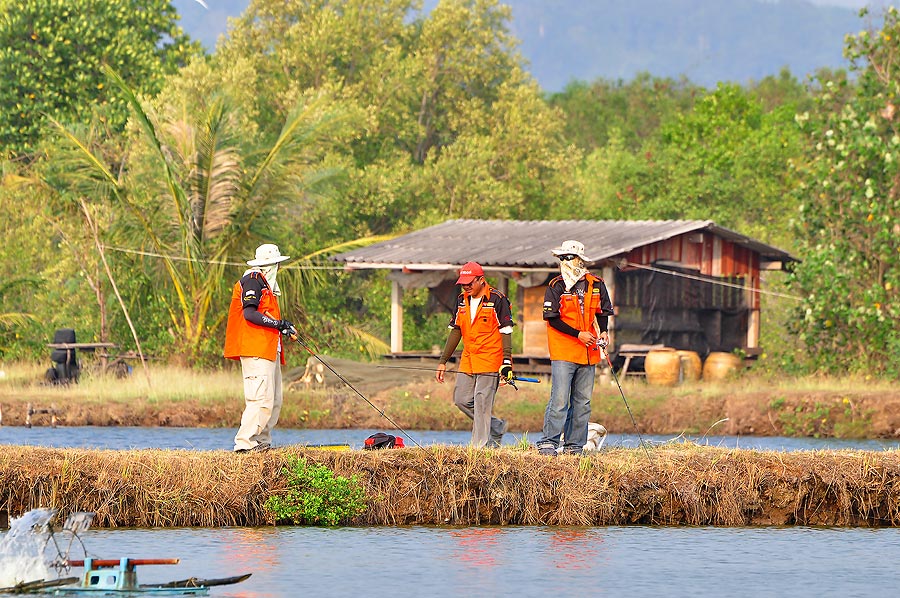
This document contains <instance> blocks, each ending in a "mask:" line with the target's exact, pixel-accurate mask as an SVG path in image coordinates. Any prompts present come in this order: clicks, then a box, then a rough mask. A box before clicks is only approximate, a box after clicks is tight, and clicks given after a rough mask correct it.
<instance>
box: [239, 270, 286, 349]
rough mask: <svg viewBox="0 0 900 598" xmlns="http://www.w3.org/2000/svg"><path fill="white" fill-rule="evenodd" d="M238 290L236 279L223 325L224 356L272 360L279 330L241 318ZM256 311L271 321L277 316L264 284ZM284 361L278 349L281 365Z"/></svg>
mask: <svg viewBox="0 0 900 598" xmlns="http://www.w3.org/2000/svg"><path fill="white" fill-rule="evenodd" d="M263 280H265V279H263ZM242 293H243V290H242V288H241V281H240V280H239V281H237V282H236V283H235V284H234V288H233V289H232V291H231V305H230V306H229V308H228V324H227V325H226V327H225V357H226V358H227V359H240V358H241V357H262V358H264V359H268V360H269V361H275V356H276V355H277V354H278V342H279V341H280V336H281V332H279V331H278V330H277V329H275V328H269V327H267V326H257V325H256V324H253V323H252V322H248V321H247V320H246V319H245V318H244V305H243V302H242V301H241V295H242ZM257 310H258V311H259V312H260V313H262V314H265V315H266V316H268V317H270V318H272V319H274V320H280V319H281V309H279V307H278V298H277V297H275V295H273V294H272V290H271V289H270V288H269V285H268V284H266V285H264V286H263V290H262V296H261V297H260V298H259V307H257ZM284 362H285V361H284V351H282V352H281V363H282V364H284Z"/></svg>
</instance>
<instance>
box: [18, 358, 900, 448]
mask: <svg viewBox="0 0 900 598" xmlns="http://www.w3.org/2000/svg"><path fill="white" fill-rule="evenodd" d="M329 363H330V364H332V365H333V367H335V369H337V370H338V371H339V372H341V374H342V375H344V376H345V378H346V379H347V380H348V381H349V382H350V383H351V384H353V385H354V386H355V387H356V388H357V389H358V390H359V391H360V392H362V393H363V395H364V396H366V398H368V399H370V400H371V401H372V402H373V403H374V404H375V405H376V406H377V407H378V409H379V410H383V411H384V412H385V413H386V414H388V415H389V416H390V417H391V419H393V420H394V421H396V422H397V423H398V424H399V425H400V426H402V427H403V428H406V429H413V430H415V429H431V430H447V429H455V430H467V429H470V428H471V422H470V421H469V420H468V419H466V418H465V417H464V416H463V415H462V414H461V413H460V412H459V411H458V410H457V409H456V408H455V407H454V406H453V401H452V392H453V384H452V383H449V382H448V383H446V384H438V383H437V382H435V381H434V379H433V378H432V374H431V372H429V371H423V370H405V369H393V368H387V367H379V366H378V365H373V364H359V363H356V362H352V361H347V360H337V359H334V360H331V359H329ZM2 370H3V371H4V372H5V373H6V375H5V376H4V377H2V378H0V412H2V423H3V424H4V425H23V424H24V421H25V416H26V413H27V406H28V404H29V403H31V404H33V405H34V406H35V407H37V408H48V407H50V406H51V405H52V406H55V407H56V409H57V410H58V412H59V415H58V421H59V425H67V426H77V425H101V426H102V425H118V426H125V425H128V426H186V427H198V426H207V427H235V426H237V424H238V422H239V420H240V417H241V411H242V409H243V399H242V396H241V387H240V382H239V380H240V373H239V370H238V369H237V368H236V367H233V365H232V366H231V367H227V368H225V369H223V370H215V371H196V370H185V369H177V368H172V367H164V366H154V367H153V368H152V369H151V379H150V383H149V384H148V382H147V379H146V378H145V377H144V376H143V373H142V372H140V371H139V370H136V371H135V373H134V375H132V376H131V377H129V378H126V379H123V380H119V379H115V378H109V377H102V376H99V377H91V376H86V377H85V378H84V379H83V380H82V381H81V383H80V384H74V385H70V386H65V387H51V386H46V385H44V384H42V383H41V373H42V370H41V369H40V368H38V367H37V366H34V365H28V364H25V365H22V364H12V365H10V364H6V366H5V367H2ZM303 373H304V368H302V367H299V368H293V369H290V368H289V369H287V370H286V379H288V380H289V382H288V383H287V384H286V391H285V406H284V409H283V411H282V414H281V420H280V422H279V426H281V427H288V428H319V429H321V428H337V429H340V428H384V427H386V426H387V423H386V421H385V420H384V418H382V416H381V414H380V412H379V411H376V410H375V409H372V407H371V406H369V405H367V404H366V403H365V402H364V401H363V400H362V399H360V398H359V397H358V396H357V395H356V394H354V393H353V392H352V391H351V390H349V389H348V388H347V387H346V386H345V385H343V383H341V382H340V381H338V380H337V379H336V378H335V377H334V376H332V375H331V374H330V373H327V372H326V376H325V381H324V384H315V383H312V384H308V383H305V382H303V381H302V379H301V378H302V375H303ZM622 387H623V390H624V393H625V396H626V398H627V400H628V403H629V405H630V406H631V409H632V411H633V413H634V415H635V418H636V420H637V422H638V425H639V427H640V430H641V432H642V433H646V434H671V435H673V436H677V435H679V434H682V433H684V434H699V435H702V434H705V433H707V432H709V433H711V434H730V435H756V436H815V437H838V438H900V383H898V382H896V381H878V380H865V379H856V378H844V379H827V378H826V379H822V378H803V379H773V378H765V377H761V376H758V375H753V374H745V375H744V376H742V377H740V378H736V379H733V380H730V381H728V382H717V383H706V382H702V381H701V382H697V383H690V384H685V385H682V386H677V387H672V388H667V387H654V386H649V385H647V384H646V383H645V382H644V381H643V380H642V379H637V378H632V377H629V378H628V379H627V380H625V381H623V384H622ZM549 393H550V383H549V379H548V378H546V377H542V382H541V383H540V384H529V383H521V384H520V385H519V390H518V391H515V390H513V389H511V388H508V387H501V389H500V390H499V392H498V394H497V402H496V406H495V412H496V413H497V415H499V416H500V417H503V418H504V419H506V420H508V421H509V423H510V431H512V432H519V433H521V432H523V431H528V430H538V429H540V428H541V426H542V423H543V415H544V409H545V407H546V404H547V399H548V397H549ZM592 419H593V420H594V421H597V422H600V423H602V424H603V425H605V426H606V427H607V428H608V429H609V430H611V431H613V432H632V431H633V426H632V423H631V420H630V418H629V416H628V412H627V411H626V409H625V406H624V404H623V401H622V397H621V395H620V394H619V389H618V387H617V386H615V384H612V383H606V384H604V383H601V382H598V383H597V384H596V385H595V388H594V399H593V416H592ZM37 421H38V423H40V425H46V424H47V421H48V418H47V417H44V418H43V419H42V420H37Z"/></svg>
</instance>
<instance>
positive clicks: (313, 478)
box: [266, 457, 366, 525]
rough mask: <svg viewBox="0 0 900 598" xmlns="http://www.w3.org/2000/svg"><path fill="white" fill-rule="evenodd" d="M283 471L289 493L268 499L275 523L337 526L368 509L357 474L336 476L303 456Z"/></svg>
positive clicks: (267, 503) (268, 508)
mask: <svg viewBox="0 0 900 598" xmlns="http://www.w3.org/2000/svg"><path fill="white" fill-rule="evenodd" d="M281 471H282V473H283V474H284V475H285V476H286V477H287V479H288V488H287V490H286V491H285V492H284V493H283V494H276V495H273V496H270V497H269V498H268V500H266V509H267V510H268V511H269V512H271V513H272V514H273V515H274V516H275V523H276V524H277V523H291V524H294V525H338V524H340V523H346V522H348V521H350V520H351V519H352V518H353V517H355V516H356V515H358V514H360V513H362V512H363V511H364V510H365V508H366V500H365V492H364V491H363V488H362V486H361V485H360V483H359V481H358V479H357V476H355V475H354V476H351V477H350V478H345V477H342V476H338V475H335V474H334V472H333V471H331V470H330V469H328V468H327V467H325V466H324V465H318V464H315V463H314V464H308V463H307V462H306V459H304V458H303V457H299V458H294V459H292V461H291V462H290V463H289V465H288V466H287V467H284V468H282V470H281Z"/></svg>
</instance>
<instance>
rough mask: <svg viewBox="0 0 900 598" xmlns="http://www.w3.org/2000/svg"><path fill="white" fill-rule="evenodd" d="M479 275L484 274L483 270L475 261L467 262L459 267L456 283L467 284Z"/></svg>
mask: <svg viewBox="0 0 900 598" xmlns="http://www.w3.org/2000/svg"><path fill="white" fill-rule="evenodd" d="M479 276H484V270H482V269H481V266H480V265H478V264H477V263H475V262H467V263H466V265H464V266H463V267H462V268H460V269H459V278H458V279H457V281H456V284H469V283H470V282H472V281H473V280H475V279H476V278H478V277H479Z"/></svg>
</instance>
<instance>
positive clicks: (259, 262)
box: [247, 243, 291, 266]
mask: <svg viewBox="0 0 900 598" xmlns="http://www.w3.org/2000/svg"><path fill="white" fill-rule="evenodd" d="M289 259H291V256H289V255H281V250H280V249H278V245H274V244H272V243H265V244H263V245H260V246H259V247H257V248H256V258H255V259H252V260H250V261H248V262H247V265H248V266H271V265H272V264H280V263H281V262H283V261H285V260H289Z"/></svg>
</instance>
